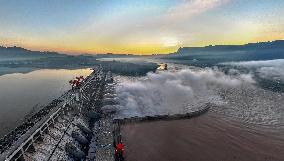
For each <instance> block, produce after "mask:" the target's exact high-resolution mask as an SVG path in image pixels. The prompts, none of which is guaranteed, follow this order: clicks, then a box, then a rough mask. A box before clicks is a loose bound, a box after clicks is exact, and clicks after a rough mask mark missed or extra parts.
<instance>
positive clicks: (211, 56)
mask: <svg viewBox="0 0 284 161" xmlns="http://www.w3.org/2000/svg"><path fill="white" fill-rule="evenodd" d="M161 58H164V59H172V60H178V61H185V63H189V64H194V65H200V66H206V65H215V64H218V63H220V62H227V61H250V60H272V59H284V40H276V41H271V42H259V43H249V44H245V45H209V46H205V47H182V48H179V49H178V50H177V52H175V53H171V54H168V55H165V56H161Z"/></svg>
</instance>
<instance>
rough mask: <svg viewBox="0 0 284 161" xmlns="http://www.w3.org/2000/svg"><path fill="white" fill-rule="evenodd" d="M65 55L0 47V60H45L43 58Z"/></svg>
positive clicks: (62, 55)
mask: <svg viewBox="0 0 284 161" xmlns="http://www.w3.org/2000/svg"><path fill="white" fill-rule="evenodd" d="M64 56H66V55H65V54H59V53H57V52H41V51H31V50H27V49H24V48H21V47H16V46H14V47H3V46H0V59H1V60H6V59H7V60H9V59H31V58H45V57H64Z"/></svg>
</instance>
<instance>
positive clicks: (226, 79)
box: [117, 68, 253, 117]
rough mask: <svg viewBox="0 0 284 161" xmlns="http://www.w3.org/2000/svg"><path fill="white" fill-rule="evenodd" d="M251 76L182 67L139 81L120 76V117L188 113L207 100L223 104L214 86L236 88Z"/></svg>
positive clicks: (249, 81) (150, 74)
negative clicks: (230, 74) (178, 69)
mask: <svg viewBox="0 0 284 161" xmlns="http://www.w3.org/2000/svg"><path fill="white" fill-rule="evenodd" d="M252 81H253V80H252V78H251V76H250V75H238V76H229V75H225V74H224V73H223V72H221V71H219V70H218V69H210V68H206V69H202V70H193V69H183V70H180V71H175V72H169V71H165V72H159V73H148V75H147V77H145V78H143V79H138V80H134V81H133V80H129V79H120V83H119V84H120V85H119V86H118V87H117V94H118V97H119V100H120V104H121V105H122V106H121V107H122V108H121V109H120V110H119V114H118V115H119V116H120V117H130V116H145V115H157V114H175V113H185V112H190V111H194V110H197V109H199V108H201V107H202V106H204V105H205V104H206V103H213V104H216V105H220V104H222V102H223V100H222V99H221V97H220V96H219V95H216V94H215V92H214V91H213V90H211V87H222V88H226V87H230V88H235V87H236V88H237V87H238V86H240V85H241V84H243V83H251V82H252Z"/></svg>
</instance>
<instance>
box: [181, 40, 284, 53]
mask: <svg viewBox="0 0 284 161" xmlns="http://www.w3.org/2000/svg"><path fill="white" fill-rule="evenodd" d="M258 50H281V51H282V50H284V40H276V41H271V42H259V43H249V44H245V45H209V46H205V47H183V48H179V49H178V51H177V52H176V53H178V54H186V53H190V52H201V51H203V52H205V51H209V52H213V51H221V52H224V51H258Z"/></svg>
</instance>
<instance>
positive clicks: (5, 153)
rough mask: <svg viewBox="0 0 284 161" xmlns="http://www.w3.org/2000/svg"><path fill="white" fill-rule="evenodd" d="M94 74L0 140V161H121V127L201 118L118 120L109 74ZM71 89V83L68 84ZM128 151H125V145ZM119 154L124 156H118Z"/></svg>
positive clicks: (97, 71)
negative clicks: (132, 124) (150, 122)
mask: <svg viewBox="0 0 284 161" xmlns="http://www.w3.org/2000/svg"><path fill="white" fill-rule="evenodd" d="M92 70H93V72H92V73H91V74H90V75H89V76H88V77H86V78H85V79H84V80H82V81H80V83H78V82H77V83H73V84H75V85H76V86H75V87H74V88H72V89H71V90H69V91H67V92H66V93H65V94H63V95H62V96H61V97H60V98H58V99H56V100H53V101H52V102H51V103H50V104H48V105H47V106H45V107H44V108H42V109H41V110H40V111H38V112H37V113H36V114H35V115H33V116H31V117H30V118H29V119H27V120H26V121H25V122H24V123H23V124H21V125H20V126H18V127H17V128H15V129H14V130H12V131H11V132H10V133H8V134H7V135H5V136H4V137H3V138H1V140H0V161H35V160H36V161H49V160H54V161H58V160H74V161H75V160H80V161H81V160H87V161H95V160H97V161H114V160H124V158H127V154H124V149H123V145H122V143H123V138H124V137H122V136H121V127H122V126H123V125H125V124H131V123H138V122H149V121H158V120H179V119H188V118H192V117H195V116H199V115H200V114H203V113H205V112H207V110H208V109H209V107H210V105H207V106H206V107H204V108H202V109H201V110H198V111H195V112H191V113H185V114H176V115H155V116H145V117H131V118H119V119H118V118H116V117H115V113H116V112H117V111H118V110H119V106H120V105H119V100H118V97H117V94H116V91H115V86H116V82H115V81H114V79H113V76H112V73H111V72H110V71H104V70H103V69H102V67H101V66H96V67H94V68H93V69H92ZM71 83H72V82H71ZM124 146H127V145H124ZM119 150H121V151H122V154H119V155H118V151H119Z"/></svg>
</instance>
